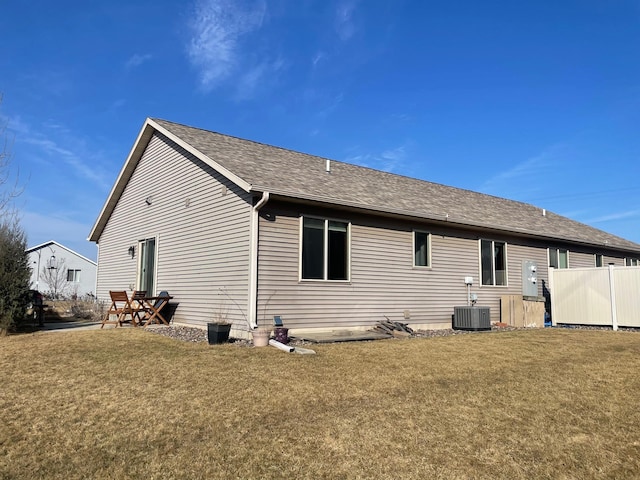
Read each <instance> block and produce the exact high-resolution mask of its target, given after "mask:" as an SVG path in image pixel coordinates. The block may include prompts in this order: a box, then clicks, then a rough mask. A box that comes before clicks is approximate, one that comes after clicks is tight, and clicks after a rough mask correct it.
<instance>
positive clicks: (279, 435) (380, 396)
mask: <svg viewBox="0 0 640 480" xmlns="http://www.w3.org/2000/svg"><path fill="white" fill-rule="evenodd" d="M315 349H316V351H317V352H318V354H317V355H315V356H312V355H295V354H287V353H283V352H281V351H278V350H276V349H273V348H263V349H255V348H239V347H237V346H233V345H223V346H213V347H211V346H208V345H206V344H190V343H182V342H177V341H175V340H171V339H168V338H165V337H161V336H157V335H152V334H150V333H149V332H144V331H142V330H140V329H110V330H102V331H89V332H71V333H60V334H36V335H23V336H14V337H8V338H2V339H0V371H1V372H2V373H1V374H0V375H1V377H0V378H1V379H2V386H1V389H0V409H1V410H0V414H1V415H2V419H1V421H0V478H6V479H8V478H12V479H13V478H64V479H81V478H95V479H101V478H154V479H160V478H285V477H289V478H349V479H352V478H420V479H424V478H509V479H519V478H521V479H525V478H526V479H531V478H627V477H633V476H637V475H638V474H639V472H640V409H638V394H639V393H640V381H639V379H638V372H639V371H640V335H639V334H635V333H622V332H606V331H595V332H592V331H575V330H572V331H569V330H555V329H554V330H549V329H547V330H531V331H518V332H506V333H483V334H477V335H463V336H454V337H445V338H428V339H410V340H389V341H378V342H368V343H350V344H349V343H347V344H334V345H319V346H317V347H315Z"/></svg>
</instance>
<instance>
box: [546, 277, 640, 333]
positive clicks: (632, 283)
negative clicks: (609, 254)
mask: <svg viewBox="0 0 640 480" xmlns="http://www.w3.org/2000/svg"><path fill="white" fill-rule="evenodd" d="M549 290H550V292H551V320H552V323H553V325H556V324H559V323H560V324H573V325H611V326H612V327H613V329H614V330H617V328H618V327H619V326H620V327H640V267H615V266H613V265H609V268H570V269H554V268H550V269H549Z"/></svg>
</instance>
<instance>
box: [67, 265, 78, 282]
mask: <svg viewBox="0 0 640 480" xmlns="http://www.w3.org/2000/svg"><path fill="white" fill-rule="evenodd" d="M69 272H73V275H72V277H73V278H72V279H71V280H69ZM67 282H71V283H80V269H79V268H67Z"/></svg>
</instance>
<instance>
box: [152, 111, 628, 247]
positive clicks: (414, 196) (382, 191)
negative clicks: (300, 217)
mask: <svg viewBox="0 0 640 480" xmlns="http://www.w3.org/2000/svg"><path fill="white" fill-rule="evenodd" d="M153 121H155V122H156V123H158V124H159V125H160V126H162V127H163V128H165V129H167V130H168V131H169V132H171V133H172V134H174V135H176V136H178V137H179V138H180V139H182V140H183V141H185V142H187V143H188V144H190V145H191V146H192V147H194V148H195V149H197V150H198V151H199V152H201V153H202V154H204V155H206V156H207V157H209V158H210V159H211V160H213V161H214V162H216V163H218V164H220V165H221V166H223V167H224V168H226V169H227V170H229V171H231V172H233V173H234V174H235V175H237V176H238V177H240V178H242V179H243V180H244V181H246V182H247V183H249V184H251V186H252V188H251V190H253V191H257V192H262V191H269V192H271V193H273V194H278V195H285V196H289V197H293V198H300V199H313V200H319V201H323V202H327V203H331V204H335V205H337V206H340V205H345V206H351V207H358V208H363V209H368V210H373V211H378V212H386V213H400V214H406V215H410V216H415V217H419V218H426V219H434V220H440V221H443V220H445V219H447V221H449V222H452V223H458V224H462V225H470V226H482V227H486V228H492V229H498V230H503V231H508V232H517V233H522V234H527V235H534V236H540V237H546V238H555V239H558V240H566V241H570V242H579V243H587V244H591V245H597V246H608V247H612V248H617V249H624V250H628V251H633V252H640V245H639V244H637V243H634V242H631V241H629V240H626V239H624V238H621V237H618V236H615V235H611V234H609V233H607V232H605V231H602V230H599V229H596V228H593V227H591V226H589V225H585V224H583V223H580V222H577V221H575V220H571V219H569V218H567V217H563V216H561V215H557V214H555V213H553V212H549V211H547V212H546V215H543V213H542V212H543V211H542V208H540V207H536V206H534V205H530V204H526V203H522V202H516V201H513V200H507V199H504V198H499V197H495V196H491V195H485V194H482V193H478V192H473V191H470V190H464V189H460V188H455V187H449V186H446V185H441V184H437V183H432V182H428V181H424V180H418V179H414V178H409V177H404V176H401V175H396V174H392V173H387V172H382V171H379V170H374V169H371V168H366V167H361V166H358V165H352V164H349V163H345V162H339V161H335V160H331V173H327V172H326V171H325V166H326V159H324V158H321V157H316V156H313V155H308V154H305V153H299V152H294V151H291V150H286V149H283V148H279V147H274V146H270V145H265V144H262V143H257V142H253V141H250V140H243V139H240V138H236V137H230V136H227V135H222V134H219V133H215V132H210V131H207V130H201V129H197V128H193V127H188V126H185V125H180V124H177V123H173V122H169V121H166V120H159V119H153ZM447 215H448V217H447Z"/></svg>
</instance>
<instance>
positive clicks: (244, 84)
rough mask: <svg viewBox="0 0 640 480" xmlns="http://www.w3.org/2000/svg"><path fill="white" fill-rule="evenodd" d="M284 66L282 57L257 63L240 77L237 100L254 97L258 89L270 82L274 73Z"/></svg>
mask: <svg viewBox="0 0 640 480" xmlns="http://www.w3.org/2000/svg"><path fill="white" fill-rule="evenodd" d="M283 67H284V61H283V60H282V59H280V58H279V59H277V60H275V61H269V60H265V61H263V62H261V63H259V64H257V65H255V66H254V67H253V68H251V69H249V70H248V71H247V72H245V73H244V74H243V75H242V76H241V77H240V78H239V79H238V83H237V88H236V95H235V98H236V99H237V100H246V99H248V98H251V97H253V96H254V94H255V92H256V90H257V89H258V88H259V87H260V86H261V85H263V84H265V83H270V82H271V79H272V78H273V74H275V73H277V72H278V71H279V70H281V69H282V68H283Z"/></svg>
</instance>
